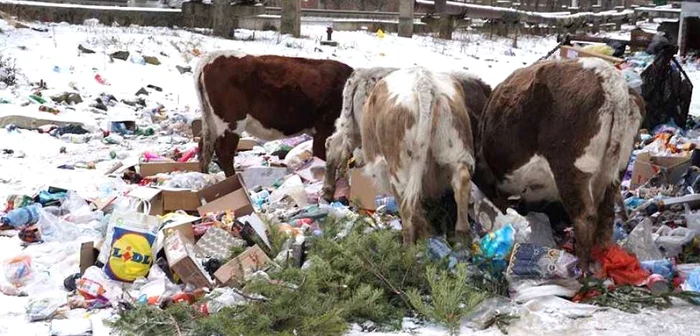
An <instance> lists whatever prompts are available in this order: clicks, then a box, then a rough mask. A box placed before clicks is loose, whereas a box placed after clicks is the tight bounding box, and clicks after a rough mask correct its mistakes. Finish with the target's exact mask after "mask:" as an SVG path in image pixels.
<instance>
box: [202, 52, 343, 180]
mask: <svg viewBox="0 0 700 336" xmlns="http://www.w3.org/2000/svg"><path fill="white" fill-rule="evenodd" d="M352 70H353V69H352V68H351V67H349V66H347V65H345V64H343V63H340V62H336V61H331V60H316V59H305V58H294V57H282V56H271V55H265V56H252V55H246V54H242V53H240V52H236V51H219V52H214V53H210V54H208V55H206V56H205V57H203V58H202V60H201V61H200V63H199V65H198V67H197V70H196V71H195V74H194V76H195V81H196V88H197V94H198V95H199V99H200V103H201V106H202V137H201V140H200V145H199V153H200V158H199V160H200V165H201V170H202V172H207V171H208V167H209V163H210V162H211V158H212V154H213V152H214V151H216V155H217V157H218V158H219V166H220V167H221V169H222V170H223V171H224V172H225V173H226V176H231V175H233V174H234V173H235V171H234V168H233V159H234V157H235V150H236V147H237V146H238V141H239V139H240V136H241V133H242V132H243V131H246V132H248V133H250V134H252V135H253V136H255V137H257V138H260V139H263V140H276V139H280V138H285V137H290V136H295V135H298V134H302V133H307V134H311V135H312V136H313V137H314V142H313V152H314V155H315V156H317V157H319V158H321V159H324V160H325V157H326V149H325V143H326V138H328V137H329V136H330V135H331V134H332V133H333V129H334V123H335V120H336V119H337V118H338V116H339V115H340V109H341V107H342V93H343V86H344V85H345V81H346V80H347V78H348V77H349V76H350V74H351V73H352Z"/></svg>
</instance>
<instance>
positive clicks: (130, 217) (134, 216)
mask: <svg viewBox="0 0 700 336" xmlns="http://www.w3.org/2000/svg"><path fill="white" fill-rule="evenodd" d="M141 203H143V204H144V207H143V209H144V210H143V211H144V213H141V212H139V211H137V209H138V208H139V205H140V204H141ZM149 212H150V204H149V203H148V202H143V201H136V202H134V201H132V200H129V199H125V200H124V202H122V205H121V206H120V207H118V208H116V209H115V210H114V211H113V212H112V214H111V217H110V219H109V224H108V225H107V233H106V235H105V241H104V242H103V244H102V248H101V249H100V255H99V257H98V258H97V260H98V261H100V262H101V263H102V264H104V265H105V272H109V271H108V265H107V264H108V262H109V259H112V258H113V255H114V252H115V251H114V247H115V243H116V238H120V239H122V242H120V243H119V244H116V246H120V244H126V243H133V244H136V245H138V246H139V248H143V247H141V246H144V244H143V241H140V242H139V240H138V239H136V238H134V236H133V235H132V236H126V237H122V236H124V235H125V233H124V231H130V232H132V233H133V234H134V235H137V236H138V235H140V236H141V237H143V238H144V239H146V241H148V240H149V239H151V238H152V239H151V241H150V242H149V244H148V245H149V246H151V247H152V246H153V243H154V241H155V237H156V235H157V233H158V228H159V226H160V219H159V218H158V217H156V216H150V215H146V213H149ZM117 228H120V229H122V230H120V231H117ZM118 234H119V236H117V235H118ZM136 245H134V246H131V250H133V249H134V248H135V246H136ZM127 247H129V245H128V244H127V245H124V246H122V248H127ZM151 249H152V248H151ZM119 252H122V250H121V249H120V250H119ZM124 252H125V251H124ZM136 252H138V253H139V254H141V255H143V254H144V253H146V252H148V253H147V254H149V255H150V254H151V253H152V251H151V250H148V251H146V250H141V251H136ZM133 255H134V252H131V253H129V254H128V255H127V256H133ZM122 257H123V255H122ZM151 259H152V258H151ZM129 262H132V261H129ZM146 273H147V272H146ZM112 274H113V275H115V276H116V277H119V276H120V275H119V274H118V273H115V272H112ZM142 275H145V274H142ZM110 277H112V276H111V275H110ZM116 277H112V278H113V279H115V280H121V281H133V279H132V280H126V279H121V278H119V279H118V278H116Z"/></svg>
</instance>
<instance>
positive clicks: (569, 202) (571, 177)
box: [553, 163, 598, 274]
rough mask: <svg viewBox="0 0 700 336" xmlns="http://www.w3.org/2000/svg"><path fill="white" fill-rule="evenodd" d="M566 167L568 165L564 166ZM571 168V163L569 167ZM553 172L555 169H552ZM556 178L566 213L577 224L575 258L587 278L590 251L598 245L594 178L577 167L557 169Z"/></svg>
mask: <svg viewBox="0 0 700 336" xmlns="http://www.w3.org/2000/svg"><path fill="white" fill-rule="evenodd" d="M563 166H564V167H566V163H565V164H564V165H563ZM569 166H571V165H570V163H569ZM553 168H554V167H553ZM554 171H555V173H554V177H555V180H556V183H557V187H558V188H559V194H560V195H561V198H562V203H563V204H564V206H565V207H566V211H567V212H568V213H569V216H570V218H571V220H572V221H573V224H574V237H575V238H576V244H575V245H574V247H575V250H576V256H577V257H578V259H579V262H578V264H579V267H580V268H581V270H582V271H583V272H585V273H586V274H588V272H589V269H588V266H589V262H590V260H591V248H592V247H593V244H594V243H595V236H596V231H597V230H596V227H597V226H598V207H597V204H596V203H595V202H594V200H593V196H592V195H593V193H592V192H591V189H590V188H591V184H590V183H589V180H590V178H591V176H590V175H589V174H586V173H583V172H581V171H580V170H578V169H576V168H575V167H571V168H569V169H566V168H564V169H556V168H555V169H554Z"/></svg>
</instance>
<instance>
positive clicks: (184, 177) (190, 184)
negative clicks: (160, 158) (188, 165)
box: [156, 172, 220, 190]
mask: <svg viewBox="0 0 700 336" xmlns="http://www.w3.org/2000/svg"><path fill="white" fill-rule="evenodd" d="M156 176H157V177H159V178H160V177H161V176H162V174H158V175H156ZM217 182H220V179H219V178H217V175H209V174H202V173H200V172H184V173H170V174H169V175H168V177H167V180H166V181H165V182H164V183H163V184H162V187H163V188H173V189H190V190H202V189H204V188H206V187H209V186H212V185H214V184H216V183H217Z"/></svg>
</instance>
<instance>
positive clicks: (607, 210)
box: [596, 183, 622, 248]
mask: <svg viewBox="0 0 700 336" xmlns="http://www.w3.org/2000/svg"><path fill="white" fill-rule="evenodd" d="M619 190H620V186H619V183H611V184H610V185H609V186H608V187H607V188H606V189H605V196H604V197H603V201H602V202H600V205H599V206H598V225H597V227H596V245H597V246H599V247H601V248H602V247H605V246H607V245H609V244H610V243H611V242H612V236H613V226H614V223H615V201H616V200H617V199H620V198H622V196H620V192H619Z"/></svg>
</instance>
